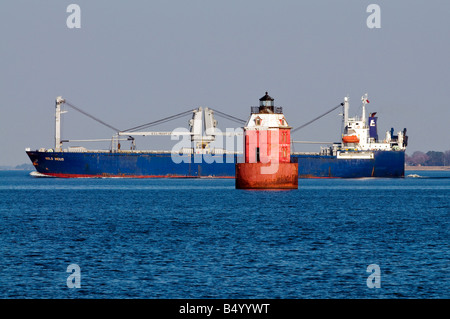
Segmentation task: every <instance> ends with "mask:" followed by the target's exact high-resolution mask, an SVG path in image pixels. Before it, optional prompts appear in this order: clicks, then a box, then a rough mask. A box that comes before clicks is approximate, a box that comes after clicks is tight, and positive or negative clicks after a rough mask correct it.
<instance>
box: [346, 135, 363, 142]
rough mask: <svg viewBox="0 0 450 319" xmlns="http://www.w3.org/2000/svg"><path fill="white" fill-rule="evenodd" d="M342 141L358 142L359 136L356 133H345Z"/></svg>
mask: <svg viewBox="0 0 450 319" xmlns="http://www.w3.org/2000/svg"><path fill="white" fill-rule="evenodd" d="M342 142H344V143H359V138H358V136H356V135H347V136H344V137H343V138H342Z"/></svg>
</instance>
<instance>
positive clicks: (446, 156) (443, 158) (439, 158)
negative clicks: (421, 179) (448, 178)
mask: <svg viewBox="0 0 450 319" xmlns="http://www.w3.org/2000/svg"><path fill="white" fill-rule="evenodd" d="M405 162H406V165H411V166H449V165H450V150H449V151H445V152H435V151H429V152H426V153H423V152H420V151H417V152H414V153H412V155H411V156H409V155H408V154H406V157H405Z"/></svg>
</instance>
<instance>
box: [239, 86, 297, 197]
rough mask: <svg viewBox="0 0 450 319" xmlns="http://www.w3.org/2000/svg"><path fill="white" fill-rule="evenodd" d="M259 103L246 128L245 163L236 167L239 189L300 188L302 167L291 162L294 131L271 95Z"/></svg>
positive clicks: (261, 99)
mask: <svg viewBox="0 0 450 319" xmlns="http://www.w3.org/2000/svg"><path fill="white" fill-rule="evenodd" d="M259 101H260V102H259V107H252V108H251V116H250V118H249V120H248V121H247V124H246V126H245V127H244V139H245V151H244V156H245V163H239V164H236V188H242V189H291V188H298V164H297V163H291V159H290V158H291V156H290V154H291V147H290V140H291V139H290V130H291V127H290V126H289V125H288V123H287V121H286V119H285V117H284V114H283V110H282V108H281V107H275V105H274V99H273V98H272V97H270V96H269V95H268V93H267V92H266V95H264V96H263V97H262V98H260V99H259Z"/></svg>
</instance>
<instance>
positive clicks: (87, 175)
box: [41, 173, 234, 179]
mask: <svg viewBox="0 0 450 319" xmlns="http://www.w3.org/2000/svg"><path fill="white" fill-rule="evenodd" d="M41 174H43V175H47V176H51V177H60V178H211V179H213V178H214V179H215V178H234V176H184V175H113V174H107V175H106V174H105V175H89V174H64V173H41Z"/></svg>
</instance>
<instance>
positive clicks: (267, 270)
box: [0, 171, 450, 298]
mask: <svg viewBox="0 0 450 319" xmlns="http://www.w3.org/2000/svg"><path fill="white" fill-rule="evenodd" d="M407 173H408V174H413V173H416V174H419V175H421V176H422V177H421V178H412V177H406V178H404V179H312V180H305V179H301V180H300V182H299V189H298V190H292V191H245V190H236V189H235V188H234V180H223V179H218V180H208V179H201V180H199V179H55V178H35V177H32V176H29V175H28V172H18V171H3V172H0V243H1V245H0V298H449V297H450V285H449V270H450V268H449V261H450V258H449V257H450V255H449V242H450V240H449V239H450V238H449V217H450V172H407ZM70 264H77V265H79V267H80V268H81V288H79V289H76V288H74V289H70V288H68V287H67V277H68V276H69V275H70V273H68V272H66V270H67V266H69V265H70ZM370 264H377V265H379V267H380V279H381V288H372V289H370V288H368V286H367V277H368V276H369V275H370V273H368V272H366V269H367V266H368V265H370Z"/></svg>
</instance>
